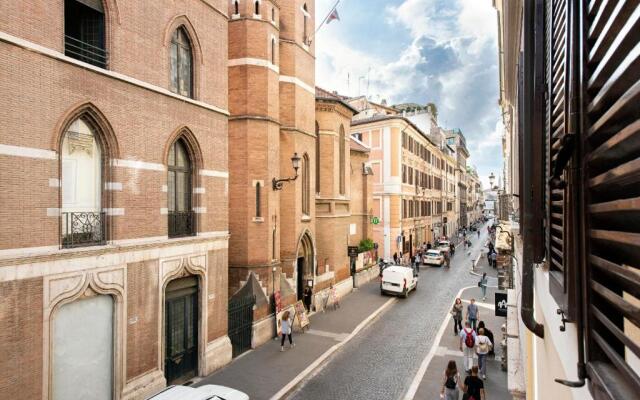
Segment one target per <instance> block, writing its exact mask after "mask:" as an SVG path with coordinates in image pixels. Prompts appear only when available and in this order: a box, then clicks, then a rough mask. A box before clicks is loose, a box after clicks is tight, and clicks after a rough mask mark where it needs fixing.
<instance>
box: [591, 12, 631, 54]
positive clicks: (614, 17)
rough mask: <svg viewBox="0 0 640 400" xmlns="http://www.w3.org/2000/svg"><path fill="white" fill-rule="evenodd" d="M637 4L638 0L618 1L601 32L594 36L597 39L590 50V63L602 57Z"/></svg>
mask: <svg viewBox="0 0 640 400" xmlns="http://www.w3.org/2000/svg"><path fill="white" fill-rule="evenodd" d="M636 6H637V2H636V1H635V0H630V1H619V2H617V4H616V7H615V8H614V9H613V10H612V12H611V14H610V15H609V16H608V18H607V21H606V24H605V25H604V27H603V29H602V32H601V34H600V35H599V36H594V39H595V38H596V37H597V39H596V41H595V43H594V45H593V46H592V47H591V51H590V52H589V62H590V63H593V62H599V61H600V60H601V59H602V57H603V56H604V54H605V52H606V51H607V50H608V49H609V46H610V45H611V44H612V43H613V41H614V40H615V39H616V37H617V36H618V33H619V31H620V29H622V27H623V26H624V24H625V22H627V20H628V19H629V16H630V15H631V13H632V12H633V10H634V9H635V8H636Z"/></svg>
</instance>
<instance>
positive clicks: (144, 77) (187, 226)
mask: <svg viewBox="0 0 640 400" xmlns="http://www.w3.org/2000/svg"><path fill="white" fill-rule="evenodd" d="M227 20H228V17H227V7H226V2H223V1H221V0H217V1H201V0H180V1H164V0H160V1H156V2H148V3H145V6H144V7H137V6H136V7H134V5H133V4H129V3H126V2H121V1H115V0H105V1H97V0H96V1H90V0H82V1H80V0H77V1H76V0H66V1H62V0H58V1H53V2H50V1H47V2H45V1H40V0H32V1H28V2H27V1H25V2H17V1H11V2H3V3H2V5H1V6H0V87H2V89H3V93H5V94H8V93H12V95H11V96H8V95H5V96H2V99H0V105H1V106H0V121H1V123H2V128H1V130H0V132H1V133H0V186H1V188H0V204H2V208H1V210H0V214H1V215H2V221H3V224H2V225H3V229H2V231H1V232H0V349H1V351H2V353H3V357H2V359H1V360H0V393H2V395H1V396H0V397H3V398H5V397H6V398H11V399H22V398H38V399H40V398H42V399H69V398H85V399H88V398H105V399H134V398H144V397H145V396H146V395H148V394H150V393H151V392H153V391H155V390H158V389H160V388H162V387H164V386H165V385H166V384H167V383H172V382H181V381H184V380H186V379H189V377H191V376H193V375H205V374H208V373H210V372H212V371H213V370H215V369H216V368H218V367H220V366H221V365H223V364H224V363H226V362H228V361H229V360H230V359H231V346H230V342H229V338H228V337H227V335H226V332H227V311H226V308H227V291H228V285H227V249H228V237H229V235H228V212H227V207H228V206H227V204H228V199H227V192H228V161H227V140H228V139H227V124H228V114H229V113H228V111H227V108H228V106H227V103H228V98H227V53H228V49H227V29H228V22H227ZM78 382H83V384H82V385H78V384H77V383H78ZM84 390H92V393H91V394H89V393H85V392H83V391H84ZM96 393H98V394H96ZM96 396H98V397H96Z"/></svg>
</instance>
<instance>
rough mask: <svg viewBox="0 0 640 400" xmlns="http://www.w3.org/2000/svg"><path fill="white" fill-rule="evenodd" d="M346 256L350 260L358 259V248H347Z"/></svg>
mask: <svg viewBox="0 0 640 400" xmlns="http://www.w3.org/2000/svg"><path fill="white" fill-rule="evenodd" d="M347 255H348V256H349V257H351V258H358V246H349V247H347Z"/></svg>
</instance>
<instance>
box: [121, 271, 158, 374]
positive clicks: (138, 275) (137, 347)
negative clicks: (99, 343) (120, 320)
mask: <svg viewBox="0 0 640 400" xmlns="http://www.w3.org/2000/svg"><path fill="white" fill-rule="evenodd" d="M158 293H159V289H158V260H148V261H144V262H137V263H131V264H128V265H127V318H128V323H127V379H132V378H135V377H136V376H139V375H142V374H143V373H145V372H148V371H151V370H153V369H155V368H157V365H158V351H159V350H160V349H159V342H160V339H159V338H158V324H159V319H160V318H162V316H161V315H160V310H159V309H158V307H159V299H158ZM133 321H135V322H134V323H129V322H133Z"/></svg>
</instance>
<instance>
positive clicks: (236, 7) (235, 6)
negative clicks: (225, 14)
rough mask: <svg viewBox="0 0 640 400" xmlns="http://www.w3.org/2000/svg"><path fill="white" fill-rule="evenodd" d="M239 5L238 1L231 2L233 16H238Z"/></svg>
mask: <svg viewBox="0 0 640 400" xmlns="http://www.w3.org/2000/svg"><path fill="white" fill-rule="evenodd" d="M239 7H240V5H239V4H238V0H235V1H234V2H233V14H234V15H238V14H240V9H239Z"/></svg>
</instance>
